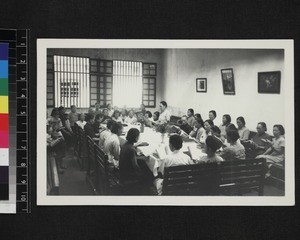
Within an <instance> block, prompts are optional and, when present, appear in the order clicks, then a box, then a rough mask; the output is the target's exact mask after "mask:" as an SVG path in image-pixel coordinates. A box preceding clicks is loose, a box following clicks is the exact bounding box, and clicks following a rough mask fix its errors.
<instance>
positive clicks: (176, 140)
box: [154, 134, 193, 195]
mask: <svg viewBox="0 0 300 240" xmlns="http://www.w3.org/2000/svg"><path fill="white" fill-rule="evenodd" d="M169 147H170V150H171V152H172V153H170V154H168V155H167V156H166V158H165V159H164V161H163V163H162V164H161V165H160V167H159V169H158V172H159V173H161V174H162V175H163V174H164V169H165V168H167V167H171V166H179V165H190V164H193V161H192V160H191V158H190V157H189V156H188V155H186V154H185V153H183V152H182V151H181V148H182V138H181V137H180V136H179V135H177V134H175V135H172V136H170V139H169ZM162 185H163V179H161V178H158V179H156V180H155V181H154V186H155V187H156V189H157V192H158V194H159V195H161V194H162Z"/></svg>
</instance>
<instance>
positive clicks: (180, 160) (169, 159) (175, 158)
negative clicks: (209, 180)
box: [158, 150, 193, 174]
mask: <svg viewBox="0 0 300 240" xmlns="http://www.w3.org/2000/svg"><path fill="white" fill-rule="evenodd" d="M192 163H193V162H192V160H191V158H190V157H189V156H188V155H186V154H185V153H183V152H182V151H181V150H175V151H174V152H172V153H170V154H168V155H167V156H166V158H165V160H164V161H163V163H162V164H161V166H160V167H159V170H158V171H159V172H161V173H162V174H163V173H164V169H165V168H166V167H171V166H180V165H189V164H192Z"/></svg>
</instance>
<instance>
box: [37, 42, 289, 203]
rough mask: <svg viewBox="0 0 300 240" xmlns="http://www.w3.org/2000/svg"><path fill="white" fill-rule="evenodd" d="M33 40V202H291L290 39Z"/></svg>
mask: <svg viewBox="0 0 300 240" xmlns="http://www.w3.org/2000/svg"><path fill="white" fill-rule="evenodd" d="M225 42H226V46H225V44H224V47H223V43H225ZM237 43H238V44H237ZM37 44H38V48H37V50H38V52H37V57H38V61H37V62H38V68H37V69H38V82H37V86H38V114H37V116H38V121H37V122H38V126H37V127H38V129H37V131H38V133H39V134H38V141H37V143H38V148H37V149H38V153H37V154H38V162H37V182H38V189H37V190H38V199H37V200H38V204H40V205H72V204H77V205H78V204H79V205H87V204H96V205H116V204H117V205H274V204H277V205H291V204H293V201H294V198H293V196H294V189H293V184H294V183H293V181H294V173H293V171H294V157H293V154H294V149H293V148H294V138H293V134H294V130H293V126H294V125H293V124H291V121H293V118H292V117H291V116H292V115H293V112H292V111H291V112H289V108H287V107H286V106H287V105H288V106H293V104H294V103H293V99H292V98H289V97H288V94H292V93H293V71H292V70H293V69H292V65H291V64H290V63H293V58H292V57H291V51H293V49H292V44H291V42H290V41H288V40H287V41H281V42H278V43H277V42H276V41H272V44H271V43H268V42H267V41H259V40H256V41H250V40H249V41H247V40H243V41H242V40H241V41H234V42H232V45H230V41H221V40H220V41H214V42H213V43H211V42H209V41H172V40H160V41H158V40H157V41H155V40H148V41H145V40H144V41H137V40H135V41H133V40H79V39H72V40H71V39H70V40H68V39H64V40H62V39H61V40H59V39H38V42H37ZM274 69H276V70H278V71H280V72H281V85H279V87H280V93H279V94H276V95H270V94H267V95H266V94H259V92H260V91H259V92H258V91H257V81H258V80H257V74H258V72H268V71H269V72H271V71H272V70H274ZM233 70H234V74H233ZM220 71H221V80H222V81H220ZM199 73H201V75H203V76H206V77H207V78H199ZM271 77H272V75H271ZM195 79H196V91H195ZM207 79H209V91H207ZM199 92H205V94H198V93H199ZM227 95H232V96H230V97H228V96H227ZM70 199H72V201H70Z"/></svg>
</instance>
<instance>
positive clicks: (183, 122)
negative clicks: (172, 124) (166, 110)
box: [180, 115, 193, 134]
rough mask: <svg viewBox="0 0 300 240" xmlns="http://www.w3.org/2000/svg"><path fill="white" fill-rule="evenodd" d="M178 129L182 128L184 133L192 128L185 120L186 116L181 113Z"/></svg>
mask: <svg viewBox="0 0 300 240" xmlns="http://www.w3.org/2000/svg"><path fill="white" fill-rule="evenodd" d="M180 129H181V130H183V131H184V132H185V133H186V134H190V132H191V131H192V130H193V128H192V127H191V126H190V125H189V124H188V122H187V116H186V115H183V116H182V117H181V125H180Z"/></svg>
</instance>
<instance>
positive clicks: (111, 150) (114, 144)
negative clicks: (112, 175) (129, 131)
mask: <svg viewBox="0 0 300 240" xmlns="http://www.w3.org/2000/svg"><path fill="white" fill-rule="evenodd" d="M122 130H123V127H122V124H120V123H114V124H113V125H112V127H111V135H110V137H108V138H107V139H106V140H105V142H104V152H105V153H107V154H108V155H109V156H110V157H112V158H113V159H114V160H115V161H119V156H120V140H119V136H121V134H122Z"/></svg>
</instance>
